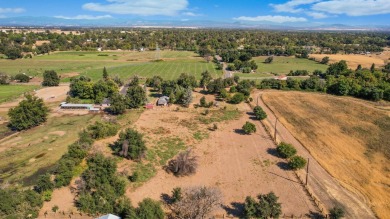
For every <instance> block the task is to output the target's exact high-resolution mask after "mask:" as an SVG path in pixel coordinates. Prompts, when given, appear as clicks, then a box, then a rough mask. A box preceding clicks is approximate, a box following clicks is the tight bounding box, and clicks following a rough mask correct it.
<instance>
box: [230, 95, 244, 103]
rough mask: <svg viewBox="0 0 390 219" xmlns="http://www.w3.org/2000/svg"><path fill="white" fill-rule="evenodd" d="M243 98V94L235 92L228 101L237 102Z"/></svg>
mask: <svg viewBox="0 0 390 219" xmlns="http://www.w3.org/2000/svg"><path fill="white" fill-rule="evenodd" d="M244 100H245V95H244V94H242V93H236V94H234V96H233V97H232V98H231V99H230V103H232V104H239V103H241V102H242V101H244Z"/></svg>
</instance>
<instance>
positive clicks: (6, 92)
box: [0, 85, 40, 103]
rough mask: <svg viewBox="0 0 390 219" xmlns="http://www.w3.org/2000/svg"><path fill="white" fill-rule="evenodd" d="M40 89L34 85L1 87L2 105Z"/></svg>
mask: <svg viewBox="0 0 390 219" xmlns="http://www.w3.org/2000/svg"><path fill="white" fill-rule="evenodd" d="M39 87H40V86H34V85H0V103H3V102H7V101H10V100H13V99H15V98H17V97H19V96H21V95H22V94H24V93H26V92H30V91H33V90H35V89H37V88H39Z"/></svg>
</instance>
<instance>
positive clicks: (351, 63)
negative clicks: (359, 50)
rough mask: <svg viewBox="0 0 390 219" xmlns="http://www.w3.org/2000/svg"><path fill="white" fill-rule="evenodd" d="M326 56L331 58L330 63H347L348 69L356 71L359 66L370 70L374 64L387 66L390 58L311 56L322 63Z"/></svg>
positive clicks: (339, 55) (373, 56)
mask: <svg viewBox="0 0 390 219" xmlns="http://www.w3.org/2000/svg"><path fill="white" fill-rule="evenodd" d="M325 56H328V57H329V60H330V63H335V62H339V61H341V60H345V61H347V64H348V67H349V68H351V69H356V68H357V66H358V65H359V64H360V65H362V67H363V68H370V67H371V65H372V64H373V63H374V64H375V66H376V67H377V68H379V67H382V66H384V65H385V60H387V58H390V57H389V56H387V58H386V59H385V57H382V56H380V57H379V56H376V55H371V56H369V55H354V54H352V55H343V54H335V55H325V54H311V55H310V57H311V58H315V59H316V60H318V61H320V60H321V59H322V58H324V57H325Z"/></svg>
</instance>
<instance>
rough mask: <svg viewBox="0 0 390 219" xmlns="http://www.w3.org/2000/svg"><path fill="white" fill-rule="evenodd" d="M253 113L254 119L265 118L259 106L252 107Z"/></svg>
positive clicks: (265, 115)
mask: <svg viewBox="0 0 390 219" xmlns="http://www.w3.org/2000/svg"><path fill="white" fill-rule="evenodd" d="M253 113H254V114H255V116H256V119H258V120H263V119H265V118H267V114H266V113H265V112H264V110H263V109H262V108H261V107H260V106H255V108H254V109H253Z"/></svg>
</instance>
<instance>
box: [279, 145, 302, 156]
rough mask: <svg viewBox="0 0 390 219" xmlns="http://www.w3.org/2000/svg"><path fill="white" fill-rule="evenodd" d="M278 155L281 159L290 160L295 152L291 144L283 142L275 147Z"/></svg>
mask: <svg viewBox="0 0 390 219" xmlns="http://www.w3.org/2000/svg"><path fill="white" fill-rule="evenodd" d="M276 150H277V151H278V153H279V155H280V156H281V157H283V158H290V157H292V156H294V155H295V154H296V153H297V150H296V149H295V148H294V146H292V145H291V144H287V143H285V142H281V143H280V144H279V145H278V146H277V147H276Z"/></svg>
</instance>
